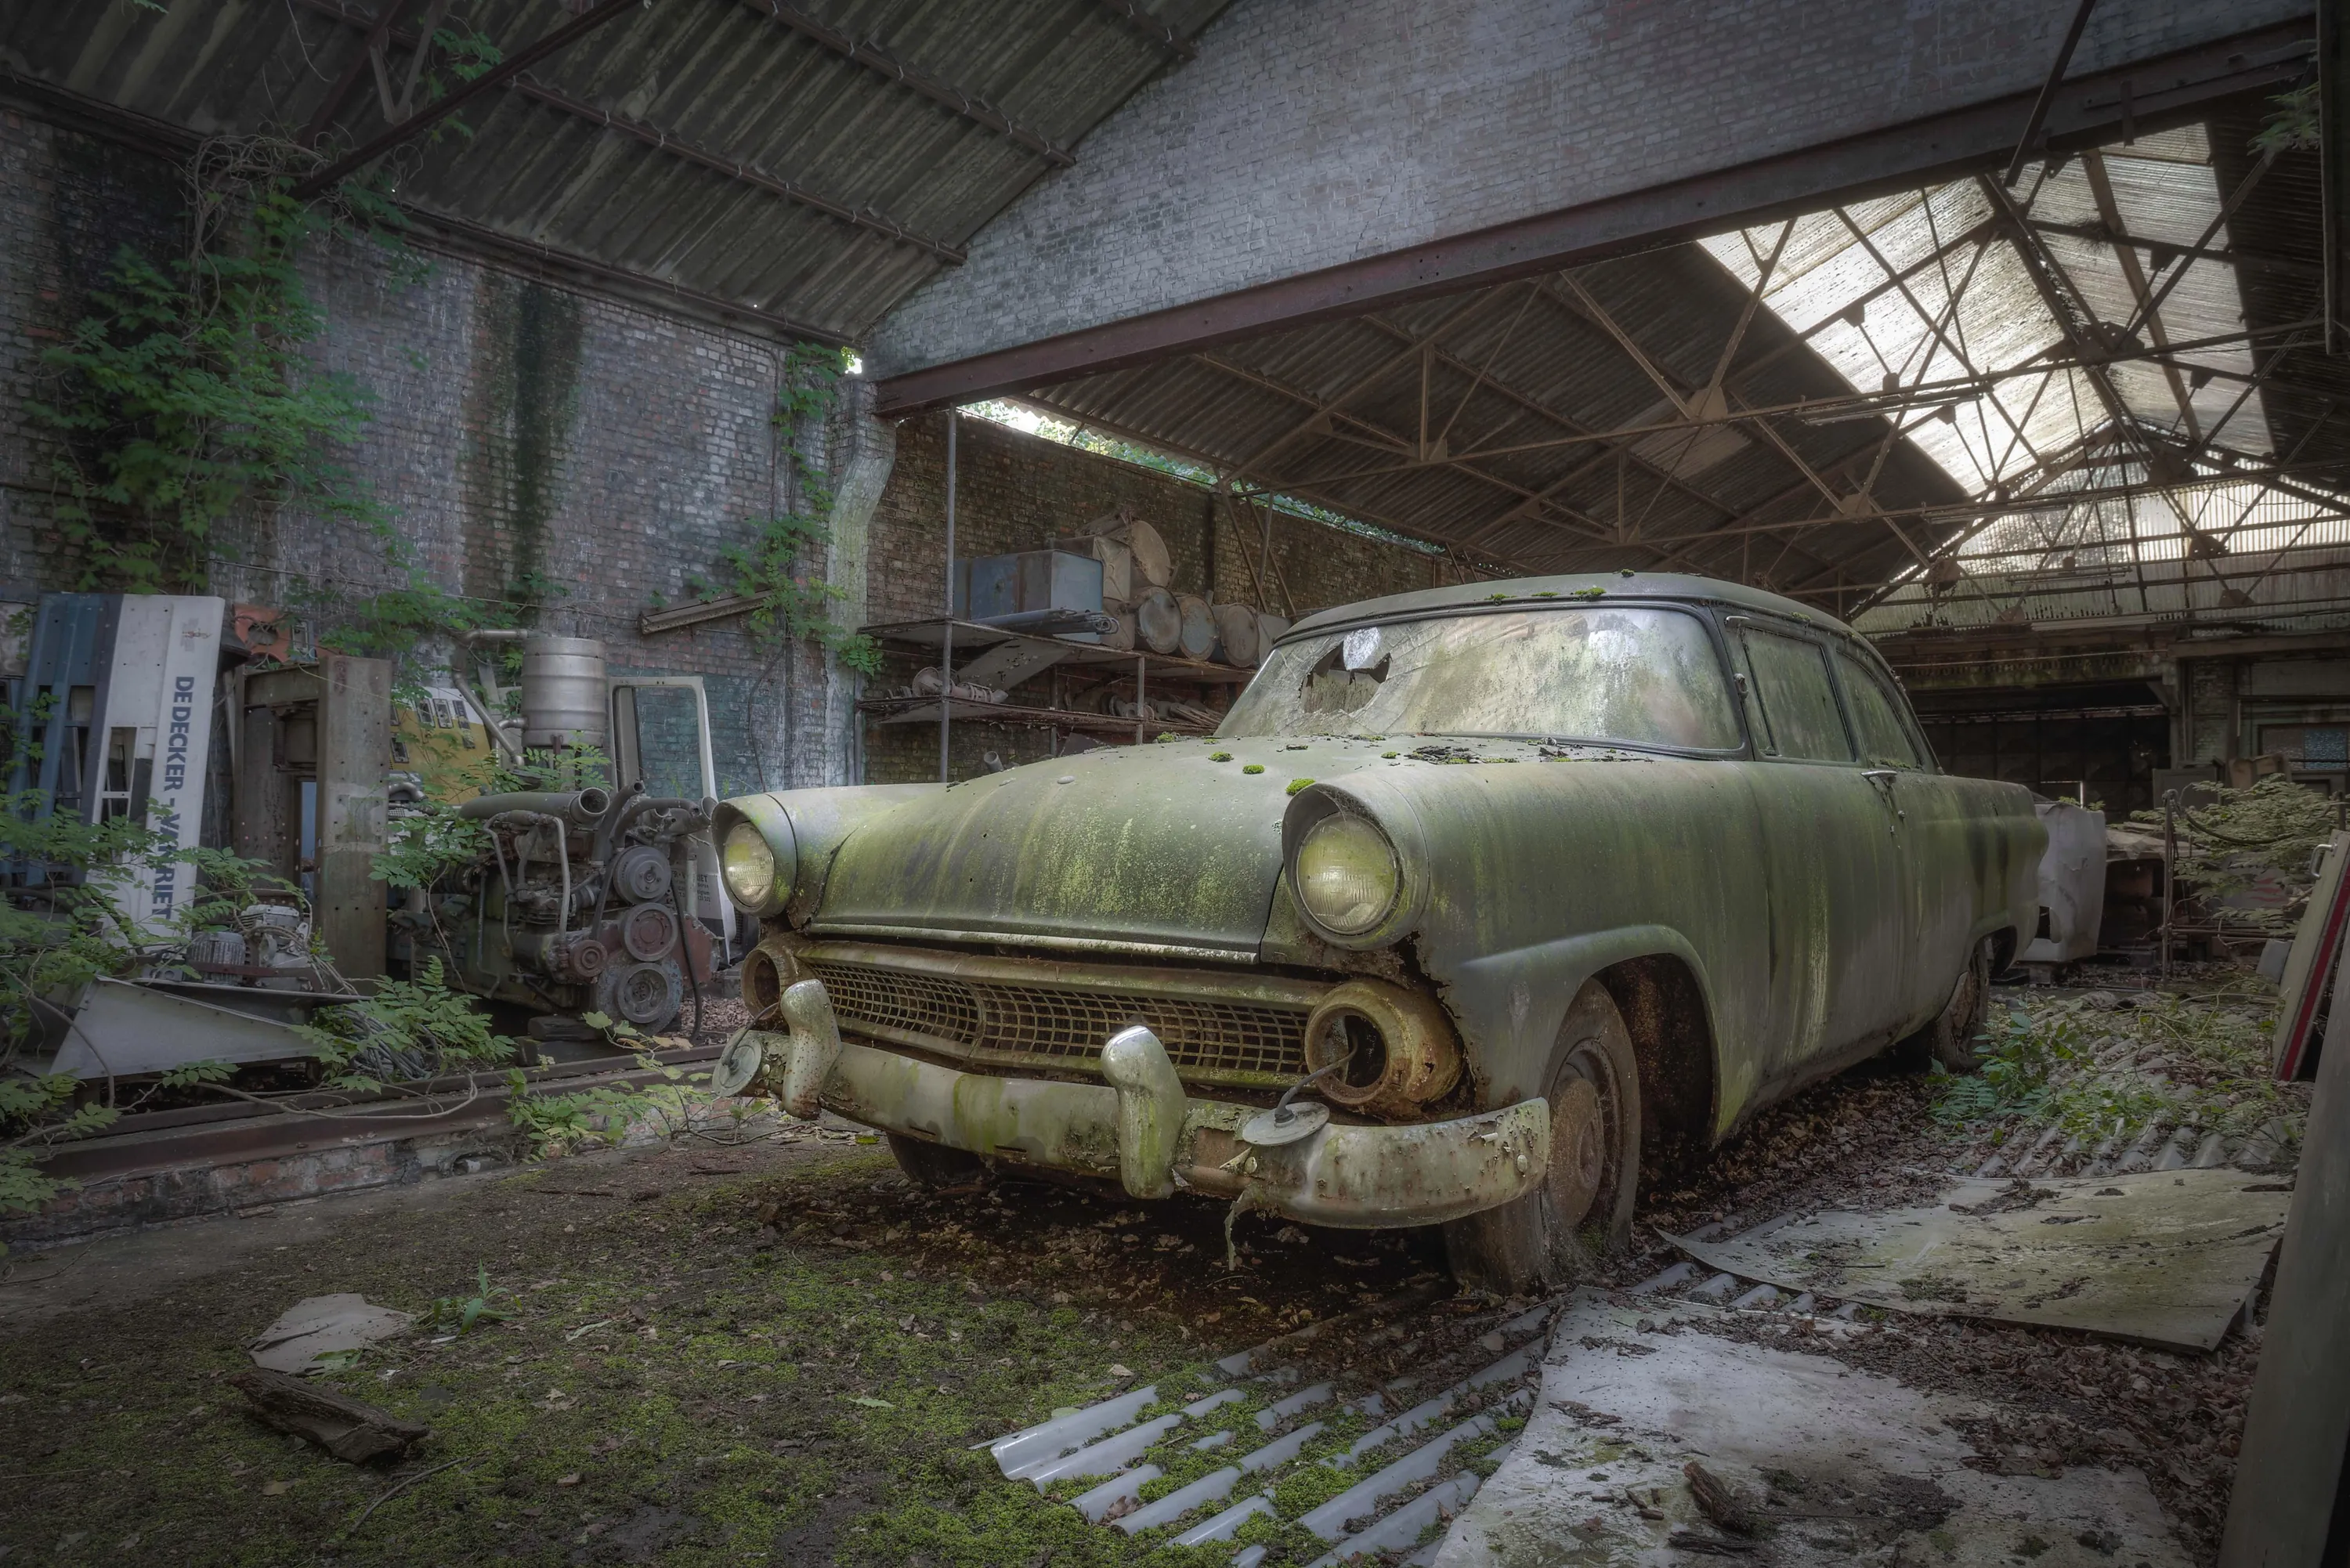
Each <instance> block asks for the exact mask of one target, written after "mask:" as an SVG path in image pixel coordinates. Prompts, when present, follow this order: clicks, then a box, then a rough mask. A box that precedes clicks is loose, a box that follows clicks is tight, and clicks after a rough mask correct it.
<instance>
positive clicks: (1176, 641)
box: [1134, 588, 1183, 653]
mask: <svg viewBox="0 0 2350 1568" xmlns="http://www.w3.org/2000/svg"><path fill="white" fill-rule="evenodd" d="M1134 631H1135V635H1136V636H1137V637H1139V638H1140V639H1142V644H1143V646H1144V647H1146V648H1148V649H1150V651H1151V652H1153V653H1172V652H1174V651H1175V650H1176V649H1179V648H1180V647H1182V646H1183V611H1182V610H1181V608H1180V607H1178V606H1177V605H1176V603H1175V596H1174V595H1173V594H1170V593H1169V592H1168V591H1167V590H1166V589H1165V588H1152V589H1151V590H1150V591H1149V592H1148V593H1146V594H1144V595H1143V596H1142V597H1140V598H1139V599H1137V600H1135V601H1134Z"/></svg>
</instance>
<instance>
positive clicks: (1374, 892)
mask: <svg viewBox="0 0 2350 1568" xmlns="http://www.w3.org/2000/svg"><path fill="white" fill-rule="evenodd" d="M1296 869H1297V901H1298V902H1299V903H1300V904H1302V905H1304V906H1305V912H1306V914H1307V915H1309V916H1310V917H1312V918H1313V920H1314V922H1315V924H1316V925H1318V926H1320V927H1321V928H1322V929H1325V930H1327V931H1335V932H1336V933H1337V934H1338V935H1339V936H1342V937H1357V936H1360V935H1362V934H1363V933H1364V932H1365V931H1367V930H1369V929H1371V928H1372V927H1374V926H1376V925H1378V923H1379V922H1380V921H1381V920H1383V919H1387V917H1388V910H1390V909H1394V908H1395V901H1396V893H1397V891H1398V889H1399V888H1401V887H1402V886H1403V868H1402V867H1399V866H1398V865H1397V864H1396V853H1395V850H1394V849H1393V848H1392V847H1391V846H1389V845H1388V841H1387V836H1385V835H1384V834H1382V833H1380V832H1379V830H1378V828H1376V827H1374V826H1371V824H1370V823H1369V822H1368V821H1367V820H1366V819H1365V818H1363V817H1359V816H1356V815H1351V814H1350V813H1347V812H1344V811H1338V812H1333V813H1331V814H1330V815H1328V816H1326V817H1324V818H1323V819H1322V820H1321V821H1319V822H1317V823H1315V825H1314V826H1311V827H1309V828H1307V829H1306V830H1305V840H1304V842H1302V843H1300V844H1299V845H1298V846H1297V868H1296Z"/></svg>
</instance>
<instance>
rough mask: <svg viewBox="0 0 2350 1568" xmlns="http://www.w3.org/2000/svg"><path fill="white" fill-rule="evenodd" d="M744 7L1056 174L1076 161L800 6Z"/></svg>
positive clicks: (767, 3)
mask: <svg viewBox="0 0 2350 1568" xmlns="http://www.w3.org/2000/svg"><path fill="white" fill-rule="evenodd" d="M741 3H742V4H743V5H747V6H749V7H750V8H751V9H752V10H753V11H754V12H756V13H757V14H758V15H760V16H764V17H766V18H767V19H768V20H770V21H772V22H775V23H776V24H778V25H779V26H785V27H789V28H790V29H791V30H792V31H793V32H795V33H797V34H799V35H800V36H802V37H805V38H812V39H814V40H815V41H816V43H818V44H821V45H822V46H824V47H826V48H827V49H830V50H831V51H832V52H833V53H834V54H836V55H838V56H840V57H842V58H843V59H847V60H853V61H855V62H856V63H857V64H858V65H860V66H863V67H865V68H866V69H867V70H869V71H871V72H873V73H874V74H875V75H877V76H879V77H882V78H886V79H888V80H889V81H893V82H896V83H897V84H898V85H899V86H900V87H903V88H909V89H910V90H911V91H914V92H918V93H920V94H921V95H922V96H923V97H924V98H926V99H930V100H931V102H932V103H935V104H940V105H942V106H944V107H945V108H947V109H951V110H952V111H953V112H955V113H956V114H959V115H961V116H962V118H963V119H967V120H970V121H971V122H972V124H973V125H981V126H985V127H986V128H987V129H988V130H992V131H993V132H995V133H996V134H997V135H998V136H1001V137H1003V139H1004V140H1007V141H1011V142H1013V143H1014V144H1016V145H1018V146H1021V147H1024V148H1026V149H1027V150H1028V151H1031V152H1034V153H1035V154H1036V156H1037V157H1039V158H1042V159H1043V160H1044V161H1045V162H1047V163H1049V164H1051V165H1052V166H1053V167H1054V168H1055V169H1066V168H1067V167H1069V166H1070V165H1071V164H1073V163H1075V162H1076V161H1077V155H1076V153H1074V152H1071V151H1069V150H1068V149H1067V148H1066V147H1060V146H1055V144H1054V143H1053V142H1051V141H1049V140H1046V139H1045V137H1044V136H1043V135H1042V134H1041V133H1039V132H1037V131H1035V130H1029V129H1028V128H1027V127H1026V126H1024V125H1019V124H1015V123H1014V121H1013V119H1012V118H1011V117H1010V116H1009V115H1007V114H1005V113H1004V112H1003V110H1002V109H997V108H995V107H994V106H993V104H990V103H989V102H987V101H986V100H985V99H980V98H975V97H973V96H972V94H970V93H967V92H965V91H963V90H962V88H959V87H956V86H954V85H952V84H951V83H949V82H944V81H941V80H940V79H939V78H936V77H933V76H931V75H929V74H928V73H926V72H923V71H918V70H916V69H914V67H911V66H910V65H908V64H906V63H905V62H904V61H903V60H900V59H899V58H898V57H897V56H895V55H893V54H891V53H890V52H889V50H887V49H885V48H883V47H881V46H880V45H879V44H877V43H874V42H873V41H872V40H871V39H869V38H859V37H858V36H856V35H855V34H853V33H847V32H843V31H842V30H841V29H840V28H838V27H836V26H832V25H831V24H830V23H828V22H827V21H825V20H824V18H822V17H821V16H816V15H815V14H814V13H812V12H809V11H806V10H803V9H802V8H801V7H799V6H797V5H785V3H784V0H741Z"/></svg>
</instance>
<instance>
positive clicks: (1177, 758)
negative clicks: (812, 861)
mask: <svg viewBox="0 0 2350 1568" xmlns="http://www.w3.org/2000/svg"><path fill="white" fill-rule="evenodd" d="M1392 750H1393V746H1392V744H1382V743H1381V742H1376V741H1357V740H1317V741H1313V742H1295V741H1284V740H1280V739H1270V738H1269V739H1263V740H1238V741H1170V742H1165V743H1162V744H1157V745H1143V746H1119V747H1116V748H1104V749H1103V750H1100V751H1095V752H1087V753H1080V754H1078V755H1076V756H1068V757H1059V758H1055V759H1053V760H1050V761H1047V762H1042V763H1030V764H1029V765H1027V766H1025V767H1019V768H1013V769H1011V770H1009V771H1008V772H1005V773H1000V774H988V775H987V776H985V777H983V778H977V779H970V780H966V781H964V782H962V783H960V784H954V785H951V786H950V787H949V788H947V789H944V790H941V791H939V792H937V793H936V794H931V795H927V796H925V797H923V798H921V799H919V800H916V801H913V802H910V803H909V804H907V805H902V806H899V807H898V808H897V809H896V810H894V811H890V812H889V813H887V814H886V815H881V816H879V817H876V818H874V819H873V820H871V821H869V822H867V823H866V824H864V825H863V826H860V827H859V828H858V830H857V831H856V832H855V833H853V834H852V835H850V836H849V838H848V840H847V842H846V843H845V844H843V845H842V846H841V847H840V849H839V851H838V853H837V855H836V856H835V857H834V858H833V862H832V867H831V869H830V873H829V875H828V876H827V878H826V880H825V887H824V893H823V897H822V898H820V899H819V900H818V902H817V906H816V914H815V919H814V922H813V925H814V929H816V930H817V931H819V932H822V933H825V934H830V935H842V936H846V935H852V934H868V935H884V934H887V935H895V936H913V937H921V936H931V935H936V936H939V937H948V938H951V937H956V936H960V937H963V938H966V939H968V938H971V937H982V938H985V937H994V938H1000V939H1002V940H1007V941H1020V942H1024V943H1030V944H1036V945H1044V946H1055V945H1066V946H1074V947H1105V948H1110V949H1113V950H1128V951H1160V952H1168V953H1170V954H1172V953H1188V954H1191V955H1195V956H1201V957H1219V958H1253V957H1254V956H1255V955H1256V951H1257V947H1258V943H1259V940H1260V939H1261V938H1262V937H1263V932H1264V929H1265V920H1266V917H1267V915H1268V914H1269V912H1270V911H1271V909H1272V907H1273V896H1274V887H1275V885H1276V884H1277V883H1278V882H1279V880H1280V877H1281V819H1282V814H1283V812H1284V809H1285V808H1286V807H1287V805H1288V804H1289V793H1290V786H1291V784H1293V783H1294V782H1295V781H1296V780H1299V779H1313V778H1320V779H1333V778H1338V777H1343V776H1344V775H1346V774H1349V773H1353V772H1356V771H1357V770H1358V769H1361V768H1363V767H1365V766H1378V765H1380V763H1381V755H1380V753H1382V752H1388V751H1392ZM1218 756H1224V757H1227V758H1228V759H1229V760H1226V761H1222V762H1219V761H1216V760H1215V759H1216V758H1217V757H1218ZM1252 766H1253V767H1257V768H1260V769H1262V770H1263V771H1262V772H1259V773H1253V774H1252V773H1250V772H1248V771H1247V770H1248V769H1249V768H1250V767H1252Z"/></svg>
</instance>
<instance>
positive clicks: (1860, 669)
mask: <svg viewBox="0 0 2350 1568" xmlns="http://www.w3.org/2000/svg"><path fill="white" fill-rule="evenodd" d="M1836 668H1837V669H1839V670H1842V671H1843V672H1844V691H1845V696H1846V698H1847V699H1849V700H1850V701H1851V703H1852V724H1853V728H1854V729H1856V730H1857V731H1859V732H1860V755H1861V760H1862V761H1864V762H1866V763H1869V764H1870V765H1871V766H1872V767H1880V768H1915V767H1918V766H1919V765H1921V762H1920V759H1919V757H1918V746H1917V742H1914V741H1912V740H1911V739H1910V738H1909V726H1908V725H1907V724H1904V723H1903V722H1901V700H1900V699H1899V698H1898V697H1896V696H1894V694H1893V693H1892V692H1890V691H1887V690H1886V689H1885V682H1884V680H1883V679H1882V678H1880V677H1879V676H1878V675H1877V671H1876V670H1871V669H1870V668H1868V666H1866V664H1863V663H1862V662H1861V661H1860V660H1859V659H1855V658H1854V657H1853V656H1852V655H1851V654H1850V653H1847V652H1846V651H1845V650H1844V649H1836Z"/></svg>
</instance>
